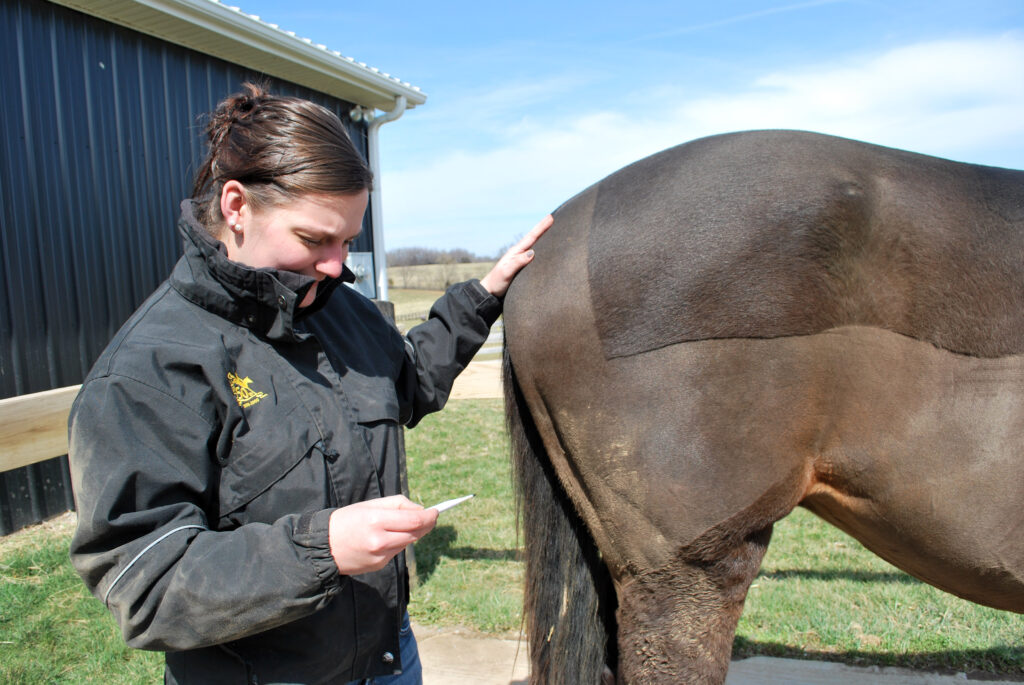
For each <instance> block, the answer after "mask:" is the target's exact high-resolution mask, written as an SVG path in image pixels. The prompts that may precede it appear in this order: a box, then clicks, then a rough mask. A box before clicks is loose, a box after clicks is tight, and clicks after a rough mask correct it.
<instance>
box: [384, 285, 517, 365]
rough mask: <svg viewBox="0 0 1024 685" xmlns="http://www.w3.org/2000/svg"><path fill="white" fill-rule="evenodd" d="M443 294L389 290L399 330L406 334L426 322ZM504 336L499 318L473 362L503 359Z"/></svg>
mask: <svg viewBox="0 0 1024 685" xmlns="http://www.w3.org/2000/svg"><path fill="white" fill-rule="evenodd" d="M443 294H444V291H443V290H413V289H403V288H391V289H389V290H388V299H390V300H391V302H392V303H393V304H394V305H395V323H396V324H397V325H398V330H400V331H402V332H403V333H404V332H406V331H407V330H409V329H410V328H412V327H413V326H415V325H416V324H418V323H420V322H421V321H425V320H426V318H427V313H428V312H429V311H430V306H431V305H432V304H434V301H435V300H436V299H437V298H439V297H441V295H443ZM502 336H503V330H502V320H501V319H500V318H499V319H498V320H497V321H496V322H495V324H494V326H492V327H491V334H490V336H489V337H488V338H487V342H485V343H484V345H483V347H481V348H480V351H479V352H477V354H476V356H475V357H473V360H474V361H488V360H495V359H501V346H502V342H503V340H502Z"/></svg>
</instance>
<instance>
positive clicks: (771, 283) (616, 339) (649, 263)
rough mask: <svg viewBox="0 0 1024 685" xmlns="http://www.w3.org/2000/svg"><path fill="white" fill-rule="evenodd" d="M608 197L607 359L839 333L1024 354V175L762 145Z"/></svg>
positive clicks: (601, 210)
mask: <svg viewBox="0 0 1024 685" xmlns="http://www.w3.org/2000/svg"><path fill="white" fill-rule="evenodd" d="M595 191H596V199H595V201H594V209H593V214H592V219H591V221H592V225H591V227H590V231H589V236H588V246H587V260H588V273H589V276H590V281H591V288H590V292H591V297H592V299H593V308H594V311H595V312H596V315H597V325H598V332H599V335H600V336H601V339H602V343H603V347H604V351H605V354H606V355H607V356H609V357H614V356H626V355H630V354H636V353H640V352H645V351H648V350H650V349H654V348H657V347H661V346H664V345H670V344H674V343H679V342H684V341H693V340H707V339H716V338H772V337H781V336H789V335H808V334H812V333H817V332H820V331H823V330H827V329H829V328H834V327H837V326H841V325H867V326H877V327H881V328H885V329H888V330H892V331H895V332H898V333H901V334H904V335H908V336H910V337H914V338H916V339H921V340H927V341H929V342H931V343H933V344H935V345H937V346H939V347H943V348H945V349H950V350H953V351H957V352H962V353H965V354H972V355H981V356H999V355H1003V354H1011V353H1017V352H1020V351H1022V350H1024V279H1021V278H1020V272H1021V264H1022V261H1024V173H1022V172H1018V171H1011V170H1006V169H996V168H992V167H981V166H976V165H969V164H960V163H956V162H950V161H947V160H943V159H938V158H934V157H927V156H924V155H918V154H914V153H909V152H903V151H900V150H893V149H889V148H883V147H878V146H874V145H868V144H865V143H860V142H856V141H850V140H845V139H840V138H833V137H829V136H821V135H817V134H810V133H801V132H788V131H778V132H750V133H742V134H730V135H724V136H715V137H712V138H705V139H701V140H698V141H694V142H692V143H687V144H685V145H681V146H678V147H675V148H672V149H670V150H666V151H664V152H662V153H659V154H657V155H653V156H652V157H649V158H647V159H644V160H641V161H640V162H637V163H635V164H633V165H630V166H629V167H626V168H625V169H623V170H621V171H619V172H617V173H615V174H613V175H611V176H609V177H608V178H606V179H604V180H603V181H601V182H600V183H598V184H597V185H596V187H595ZM638 303H642V305H640V306H638Z"/></svg>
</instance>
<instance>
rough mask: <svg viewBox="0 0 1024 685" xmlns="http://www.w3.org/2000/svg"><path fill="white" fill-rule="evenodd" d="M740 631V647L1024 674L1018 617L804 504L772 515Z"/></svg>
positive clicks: (748, 652)
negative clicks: (932, 576)
mask: <svg viewBox="0 0 1024 685" xmlns="http://www.w3.org/2000/svg"><path fill="white" fill-rule="evenodd" d="M736 635H737V640H736V643H735V647H734V655H736V656H752V655H754V654H764V655H770V656H786V657H791V658H815V659H828V660H834V661H843V662H846V663H851V664H859V665H864V664H878V665H885V666H904V667H908V668H919V669H927V670H938V671H941V670H951V671H966V672H971V671H979V672H991V673H1013V674H1018V675H1020V674H1024V616H1020V615H1017V614H1011V613H1008V612H1005V611H998V610H996V609H990V608H988V607H983V606H979V605H977V604H972V603H971V602H967V601H965V600H962V599H959V598H957V597H954V596H952V595H949V594H947V593H944V592H942V591H940V590H938V589H936V588H934V587H932V586H930V585H927V584H925V583H922V582H921V581H919V580H917V579H915V578H913V577H911V576H909V575H907V574H906V573H903V572H902V571H900V570H899V569H897V568H895V567H894V566H891V565H890V564H888V563H887V562H885V561H883V560H882V559H880V558H879V557H877V556H875V555H874V554H872V553H871V552H869V551H868V550H867V549H865V548H864V547H863V546H862V545H861V544H860V543H859V542H857V541H856V540H854V539H853V538H851V537H849V536H848V535H846V534H845V533H842V532H841V531H839V530H837V529H835V528H833V527H831V526H829V525H828V524H826V523H825V522H823V521H822V520H821V519H819V518H817V517H816V516H814V515H813V514H811V513H809V512H807V511H805V510H803V509H797V510H796V511H795V512H793V513H792V514H791V515H790V516H788V517H787V518H786V519H784V520H783V521H780V522H779V523H778V524H776V526H775V533H774V534H773V536H772V542H771V545H770V546H769V548H768V553H767V554H766V555H765V559H764V562H763V564H762V567H761V573H760V574H759V575H758V577H757V579H756V580H755V581H754V583H753V586H752V587H751V590H750V592H749V594H748V596H747V603H746V606H745V608H744V612H743V616H742V618H741V619H740V624H739V627H738V629H737V631H736Z"/></svg>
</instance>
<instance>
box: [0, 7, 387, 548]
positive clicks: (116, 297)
mask: <svg viewBox="0 0 1024 685" xmlns="http://www.w3.org/2000/svg"><path fill="white" fill-rule="evenodd" d="M260 78H262V77H261V75H259V74H256V73H254V72H252V71H250V70H246V69H244V68H242V67H239V66H237V65H233V64H229V63H227V62H223V61H220V60H216V59H213V58H210V57H208V56H206V55H202V54H199V53H196V52H193V51H190V50H186V49H184V48H181V47H178V46H175V45H170V44H168V43H163V42H161V41H158V40H156V39H153V38H150V37H148V36H144V35H142V34H138V33H135V32H133V31H129V30H127V29H123V28H120V27H116V26H113V25H111V24H107V23H104V22H101V21H98V20H96V19H93V18H92V17H89V16H86V15H83V14H80V13H78V12H74V11H72V10H68V9H66V8H63V7H60V6H57V5H53V4H50V3H47V2H44V1H43V0H2V2H0V95H2V97H0V134H2V140H0V247H2V250H3V254H2V256H0V268H2V274H0V397H12V396H15V395H23V394H26V393H32V392H39V391H42V390H49V389H51V388H58V387H63V386H66V385H74V384H76V383H80V382H81V380H82V378H83V377H84V376H85V374H86V373H87V372H88V370H89V368H90V367H91V365H92V363H93V361H94V360H95V359H96V357H98V356H99V354H100V352H101V351H102V350H103V348H104V347H105V346H106V344H107V341H108V340H110V338H111V337H113V335H114V333H115V332H116V331H117V329H118V328H119V327H120V325H121V323H122V322H123V321H124V320H125V319H126V318H127V317H128V316H129V315H130V314H131V312H132V311H133V310H134V309H135V307H137V306H138V305H139V304H140V303H141V302H142V300H143V299H145V297H146V296H147V295H148V294H149V293H150V292H151V291H152V290H153V289H154V288H155V287H156V286H157V285H158V284H159V283H160V281H162V280H163V279H164V278H165V277H166V276H167V274H168V273H169V271H170V269H171V267H172V266H173V265H174V262H175V261H177V258H178V255H179V254H180V239H179V237H178V235H177V232H176V229H175V222H176V220H177V215H178V204H179V202H180V200H181V199H182V198H184V197H187V196H189V195H190V194H191V179H192V176H193V174H194V173H195V170H196V168H197V166H198V165H199V163H200V162H201V160H202V156H203V152H204V148H203V146H204V141H203V140H202V139H201V133H202V122H201V121H200V117H201V115H202V114H203V113H205V112H208V111H210V110H211V109H213V107H214V106H216V103H217V102H218V101H219V100H220V99H221V98H223V97H224V96H225V95H227V94H228V93H231V92H234V91H236V90H238V89H239V88H240V87H241V84H242V83H243V82H244V81H246V80H257V79H260ZM266 80H267V82H268V83H269V84H270V87H271V90H272V91H274V92H277V93H282V94H289V95H297V96H300V97H306V98H309V99H311V100H314V101H316V102H318V103H320V104H322V105H324V106H325V107H327V108H328V109H331V110H332V111H334V112H336V113H337V114H338V115H339V116H341V117H342V120H343V121H346V123H347V124H348V127H349V131H350V133H351V134H352V138H353V141H354V142H355V143H356V147H357V148H359V149H360V151H361V152H362V153H363V154H364V155H365V154H366V151H367V149H366V130H365V127H364V126H362V125H357V124H352V123H351V122H349V121H348V117H347V113H348V111H349V110H350V109H351V107H352V105H351V104H350V103H346V102H342V101H340V100H337V99H335V98H331V97H330V96H326V95H323V94H321V93H315V92H312V91H310V90H309V89H307V88H303V87H301V86H297V85H295V84H290V83H283V82H279V81H275V80H273V79H266ZM367 216H369V213H367ZM367 221H368V219H367ZM355 249H356V250H358V251H367V252H369V251H371V250H372V237H371V231H370V229H369V224H368V223H367V224H366V225H365V227H364V232H363V235H362V236H361V237H360V238H359V240H358V241H357V243H356V245H355ZM72 504H73V503H72V496H71V490H70V482H69V477H68V472H67V459H66V457H61V458H59V459H54V460H51V461H48V462H45V463H43V464H36V465H33V466H29V467H26V468H23V469H18V470H16V471H11V472H8V473H4V474H0V534H5V533H8V532H11V531H13V530H16V529H18V528H21V527H22V526H25V525H27V524H30V523H33V522H36V521H39V520H41V519H43V518H46V517H48V516H52V515H54V514H58V513H60V512H62V511H64V510H66V509H68V508H70V507H71V506H72Z"/></svg>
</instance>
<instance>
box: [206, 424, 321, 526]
mask: <svg viewBox="0 0 1024 685" xmlns="http://www.w3.org/2000/svg"><path fill="white" fill-rule="evenodd" d="M250 428H251V429H250V430H249V431H248V432H247V433H246V434H245V435H242V436H238V437H237V438H236V439H235V441H234V442H233V443H232V449H231V453H230V455H229V456H228V458H227V460H226V461H225V463H224V464H223V467H222V470H221V474H220V483H219V493H218V496H219V500H220V519H221V524H220V525H221V527H222V528H223V527H233V525H242V524H245V523H252V522H262V523H273V522H274V521H275V520H277V519H278V518H280V516H281V515H282V513H287V512H301V511H307V510H309V509H311V508H318V507H319V506H323V505H324V504H325V500H326V487H325V480H324V476H323V467H322V466H321V463H320V462H321V460H320V459H319V458H317V457H319V455H320V452H319V451H318V449H319V446H320V445H322V442H321V440H320V435H319V433H318V431H317V430H316V429H315V428H314V427H312V426H310V425H309V424H308V423H305V422H302V423H298V422H296V423H293V422H292V421H291V420H290V417H286V418H285V420H283V421H274V422H266V424H265V425H262V426H259V427H250Z"/></svg>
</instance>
